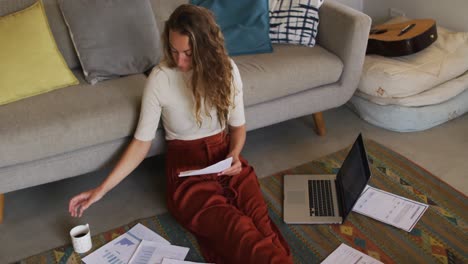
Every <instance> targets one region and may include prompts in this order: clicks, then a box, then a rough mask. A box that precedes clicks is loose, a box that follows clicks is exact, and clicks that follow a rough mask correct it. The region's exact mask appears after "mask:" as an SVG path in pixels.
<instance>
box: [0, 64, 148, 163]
mask: <svg viewBox="0 0 468 264" xmlns="http://www.w3.org/2000/svg"><path fill="white" fill-rule="evenodd" d="M73 73H74V74H75V76H77V78H78V80H79V81H80V84H79V85H75V86H69V87H66V88H63V89H59V90H55V91H53V92H49V93H46V94H41V95H37V96H34V97H31V98H26V99H24V100H21V101H17V102H13V103H10V104H6V105H2V106H0V124H1V126H0V135H2V136H1V137H0V146H2V147H1V148H0V167H4V166H9V165H13V164H18V163H22V162H27V161H32V160H37V159H41V158H46V157H51V156H54V155H58V154H62V153H66V152H70V151H73V150H76V149H79V148H83V147H87V146H92V145H95V144H97V143H103V142H108V141H111V140H114V139H118V138H123V137H127V136H129V135H133V131H134V129H135V127H136V123H137V121H138V115H139V108H140V101H141V95H142V91H143V87H144V83H145V76H144V75H142V74H138V75H131V76H128V77H122V78H119V79H115V80H110V81H105V82H101V83H98V84H96V85H94V86H91V85H89V84H87V83H86V82H85V81H84V79H83V75H82V73H81V72H80V71H74V72H73Z"/></svg>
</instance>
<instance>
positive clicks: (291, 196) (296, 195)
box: [287, 191, 306, 204]
mask: <svg viewBox="0 0 468 264" xmlns="http://www.w3.org/2000/svg"><path fill="white" fill-rule="evenodd" d="M305 200H306V199H305V192H304V191H288V193H287V201H288V203H290V204H304V203H305Z"/></svg>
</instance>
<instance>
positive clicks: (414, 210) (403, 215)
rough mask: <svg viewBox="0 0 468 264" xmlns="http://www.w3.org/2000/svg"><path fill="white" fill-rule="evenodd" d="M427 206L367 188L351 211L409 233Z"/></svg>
mask: <svg viewBox="0 0 468 264" xmlns="http://www.w3.org/2000/svg"><path fill="white" fill-rule="evenodd" d="M428 207H429V206H428V205H427V204H424V203H420V202H416V201H413V200H410V199H407V198H405V197H401V196H398V195H396V194H393V193H389V192H385V191H382V190H380V189H377V188H374V187H371V186H367V187H366V189H365V190H364V192H363V193H362V195H361V197H359V199H358V201H357V202H356V204H355V205H354V208H353V211H354V212H357V213H360V214H363V215H366V216H369V217H371V218H374V219H376V220H379V221H381V222H384V223H386V224H389V225H392V226H395V227H398V228H401V229H403V230H405V231H407V232H411V230H412V229H413V227H414V226H415V225H416V223H417V222H418V221H419V219H420V218H421V217H422V215H423V214H424V212H425V211H426V209H427V208H428Z"/></svg>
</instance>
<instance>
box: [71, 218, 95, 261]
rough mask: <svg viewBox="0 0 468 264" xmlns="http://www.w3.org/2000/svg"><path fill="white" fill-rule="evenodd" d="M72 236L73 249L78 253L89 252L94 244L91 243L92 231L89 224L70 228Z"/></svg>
mask: <svg viewBox="0 0 468 264" xmlns="http://www.w3.org/2000/svg"><path fill="white" fill-rule="evenodd" d="M70 237H71V240H72V244H73V249H74V250H75V252H76V253H79V254H81V253H86V252H88V251H89V250H90V249H91V248H92V246H93V244H92V243H91V231H90V230H89V224H86V225H79V226H75V227H74V228H72V230H70Z"/></svg>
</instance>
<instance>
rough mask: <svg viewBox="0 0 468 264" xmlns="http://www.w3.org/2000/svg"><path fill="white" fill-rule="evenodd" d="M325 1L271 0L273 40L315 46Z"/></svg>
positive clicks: (273, 41) (271, 35) (271, 32)
mask: <svg viewBox="0 0 468 264" xmlns="http://www.w3.org/2000/svg"><path fill="white" fill-rule="evenodd" d="M323 1H324V0H270V8H269V9H270V39H271V42H272V43H290V44H299V45H304V46H309V47H313V46H315V37H316V36H317V31H318V24H319V14H318V10H319V7H320V6H321V5H322V3H323Z"/></svg>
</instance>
